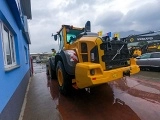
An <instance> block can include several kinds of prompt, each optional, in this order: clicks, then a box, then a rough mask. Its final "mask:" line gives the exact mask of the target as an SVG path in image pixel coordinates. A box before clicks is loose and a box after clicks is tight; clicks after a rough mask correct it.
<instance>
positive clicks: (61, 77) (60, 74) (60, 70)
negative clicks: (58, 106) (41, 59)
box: [56, 61, 72, 95]
mask: <svg viewBox="0 0 160 120" xmlns="http://www.w3.org/2000/svg"><path fill="white" fill-rule="evenodd" d="M56 73H57V79H58V83H59V89H60V92H61V93H62V94H64V95H69V94H71V91H72V79H71V77H70V75H68V74H67V73H66V71H65V68H64V65H63V63H62V62H61V61H58V63H57V68H56Z"/></svg>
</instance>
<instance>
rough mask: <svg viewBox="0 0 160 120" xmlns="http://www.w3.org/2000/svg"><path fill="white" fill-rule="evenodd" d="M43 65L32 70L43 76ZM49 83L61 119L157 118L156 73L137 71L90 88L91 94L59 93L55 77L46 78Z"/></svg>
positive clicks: (158, 90) (158, 86) (158, 87)
mask: <svg viewBox="0 0 160 120" xmlns="http://www.w3.org/2000/svg"><path fill="white" fill-rule="evenodd" d="M44 68H45V65H37V66H36V69H35V72H34V73H35V74H36V73H41V72H42V74H43V75H44V72H45V69H44ZM152 79H153V81H152ZM46 81H47V80H46ZM48 82H49V84H48V88H49V90H50V93H51V96H52V99H53V104H54V106H55V107H56V108H57V110H59V112H60V114H61V116H62V118H63V120H117V119H118V120H140V119H141V120H159V119H160V77H159V73H157V72H148V71H145V72H140V74H138V75H137V76H136V75H134V76H131V77H127V78H126V79H121V80H117V81H114V82H110V83H109V84H104V85H101V86H97V87H94V88H91V89H90V93H89V92H87V91H85V90H77V91H74V93H73V95H72V96H68V97H66V96H63V95H61V94H60V93H59V88H58V82H57V80H50V78H48ZM46 99H47V98H46Z"/></svg>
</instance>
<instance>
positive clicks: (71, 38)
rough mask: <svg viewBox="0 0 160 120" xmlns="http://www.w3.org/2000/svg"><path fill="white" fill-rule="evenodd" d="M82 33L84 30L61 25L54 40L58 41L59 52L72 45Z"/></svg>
mask: <svg viewBox="0 0 160 120" xmlns="http://www.w3.org/2000/svg"><path fill="white" fill-rule="evenodd" d="M82 32H84V28H77V27H73V26H70V25H62V28H61V29H60V31H59V32H57V34H56V35H54V40H55V41H56V40H58V41H59V50H62V49H66V50H67V49H68V47H69V45H71V44H73V43H74V42H75V41H76V40H77V37H78V36H79V35H80V33H82Z"/></svg>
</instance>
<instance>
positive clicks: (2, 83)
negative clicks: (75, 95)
mask: <svg viewBox="0 0 160 120" xmlns="http://www.w3.org/2000/svg"><path fill="white" fill-rule="evenodd" d="M12 11H13V9H10V7H9V6H8V3H7V2H6V0H0V21H2V22H3V23H4V24H5V25H6V26H7V27H8V28H9V30H11V32H12V33H13V34H14V40H15V50H16V61H17V64H18V65H19V67H18V68H15V69H12V70H10V71H5V69H4V59H3V52H2V36H1V35H0V120H1V119H2V120H3V119H6V120H7V119H8V117H9V116H10V117H12V118H14V119H15V120H16V119H17V117H18V115H19V112H20V109H21V105H22V103H23V98H24V94H25V90H26V87H27V84H28V80H29V77H30V75H29V74H30V73H29V68H30V67H29V66H30V65H29V56H28V62H27V63H26V58H25V55H26V54H25V48H27V50H29V45H28V43H27V40H26V37H25V36H24V34H23V33H22V30H21V29H20V28H19V27H18V25H17V21H16V20H15V17H14V15H13V13H12ZM0 30H1V29H0ZM0 32H1V31H0ZM27 52H28V53H29V51H27ZM22 86H23V87H22ZM16 104H17V106H16ZM8 105H10V106H12V107H11V108H10V110H7V109H8V107H7V106H8ZM16 109H18V111H17V112H16ZM9 111H10V112H13V113H8V112H9ZM15 112H16V113H15ZM2 113H3V114H2ZM7 114H8V116H7ZM12 114H15V115H12ZM4 116H5V117H4ZM14 119H12V120H14Z"/></svg>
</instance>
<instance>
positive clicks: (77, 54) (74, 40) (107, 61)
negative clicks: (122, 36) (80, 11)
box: [48, 21, 140, 95]
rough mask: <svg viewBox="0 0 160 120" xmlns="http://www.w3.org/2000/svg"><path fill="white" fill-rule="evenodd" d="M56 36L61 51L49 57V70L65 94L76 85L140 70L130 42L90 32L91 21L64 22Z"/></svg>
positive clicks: (110, 79) (104, 80)
mask: <svg viewBox="0 0 160 120" xmlns="http://www.w3.org/2000/svg"><path fill="white" fill-rule="evenodd" d="M53 36H54V39H55V40H58V41H59V51H58V52H57V54H56V56H55V57H52V58H50V59H49V64H48V71H49V74H50V76H51V78H53V79H54V78H57V79H58V83H59V87H60V92H61V93H63V94H66V95H67V94H70V92H71V90H72V89H73V87H74V88H76V89H83V88H90V87H93V86H96V85H100V84H104V83H107V82H110V81H114V80H117V79H120V78H123V77H125V76H130V75H132V74H136V73H138V72H139V71H140V69H139V66H138V65H137V64H136V61H135V59H134V58H130V55H129V51H128V48H127V43H126V42H124V41H118V40H112V41H110V40H108V39H103V38H102V37H99V36H98V34H97V33H93V32H91V26H90V21H87V23H86V24H85V27H83V28H78V27H74V26H72V25H62V27H61V29H60V30H59V31H58V32H57V33H56V34H55V35H53Z"/></svg>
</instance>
